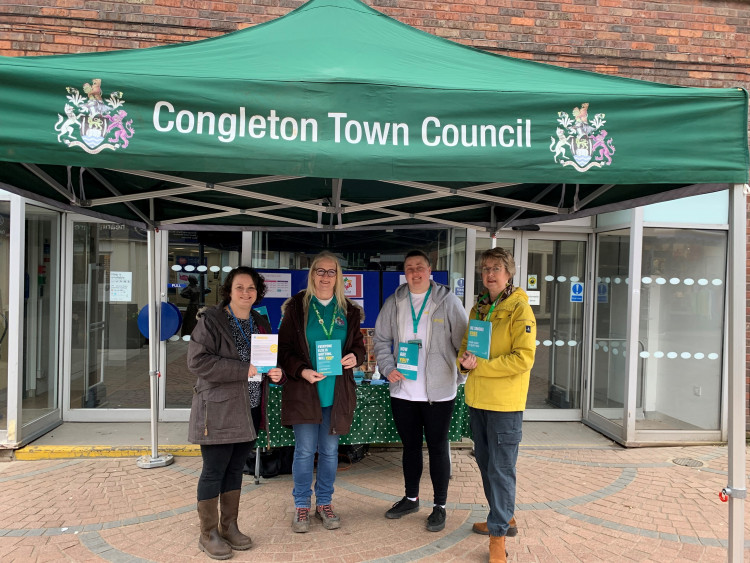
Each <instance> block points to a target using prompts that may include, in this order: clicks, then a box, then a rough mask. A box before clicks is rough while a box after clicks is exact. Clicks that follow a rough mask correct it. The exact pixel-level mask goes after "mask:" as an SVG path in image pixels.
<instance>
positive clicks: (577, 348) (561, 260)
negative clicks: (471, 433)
mask: <svg viewBox="0 0 750 563" xmlns="http://www.w3.org/2000/svg"><path fill="white" fill-rule="evenodd" d="M524 246H525V247H526V254H527V257H526V271H525V272H523V273H522V275H523V279H522V280H521V286H522V287H524V288H525V289H526V291H527V293H528V294H529V303H531V308H532V310H533V311H534V315H535V316H536V329H537V336H536V338H537V348H536V358H535V361H534V367H533V369H532V370H531V380H530V382H529V396H528V400H527V402H526V408H527V409H545V408H555V409H579V408H581V403H580V400H581V363H582V357H583V354H582V351H583V318H584V306H585V299H584V295H585V292H584V279H585V272H586V242H585V241H580V240H542V239H536V238H532V239H529V240H528V241H527V243H526V244H525V245H524Z"/></svg>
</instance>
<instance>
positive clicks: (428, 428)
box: [374, 250, 468, 532]
mask: <svg viewBox="0 0 750 563" xmlns="http://www.w3.org/2000/svg"><path fill="white" fill-rule="evenodd" d="M404 272H405V274H406V283H405V284H403V285H400V286H399V287H398V288H397V289H396V291H395V293H394V294H393V295H391V296H390V297H389V298H388V299H386V301H385V303H384V304H383V307H382V309H381V310H380V314H379V315H378V320H377V321H376V323H375V337H374V346H375V356H376V360H377V362H378V369H379V370H380V372H381V373H382V374H383V375H384V376H385V377H386V378H387V379H388V381H389V383H390V392H391V410H392V411H393V421H394V423H395V424H396V430H398V433H399V436H400V437H401V442H402V443H403V458H402V464H403V471H404V483H405V495H404V497H403V498H402V499H401V500H400V501H398V502H397V503H396V504H394V505H393V506H392V507H391V508H390V509H389V510H388V511H387V512H386V513H385V517H386V518H401V517H402V516H404V515H406V514H411V513H413V512H417V511H418V510H419V480H420V478H421V477H422V435H423V434H424V437H425V440H426V442H427V452H428V454H429V459H430V478H431V480H432V489H433V492H434V496H435V506H434V508H433V510H432V513H431V514H430V516H429V517H428V518H427V529H428V530H429V531H431V532H439V531H440V530H442V529H443V528H445V503H446V501H447V498H448V480H449V479H450V452H449V445H448V430H449V428H450V423H451V416H452V415H453V403H454V402H455V399H456V391H457V387H458V384H459V383H463V380H464V379H465V377H463V376H461V375H460V374H459V373H458V371H457V369H456V357H457V355H458V349H459V348H460V347H461V340H462V338H463V335H464V333H465V332H466V326H467V324H468V320H467V317H466V311H465V310H464V307H463V304H462V303H461V301H460V300H459V299H458V297H456V295H454V294H453V293H451V291H450V289H449V288H448V287H446V286H444V285H441V284H438V283H435V282H434V281H432V280H431V279H430V275H431V274H432V268H431V267H430V259H429V257H428V256H427V254H425V253H424V252H422V251H421V250H412V251H410V252H409V253H408V254H407V255H406V259H405V260H404Z"/></svg>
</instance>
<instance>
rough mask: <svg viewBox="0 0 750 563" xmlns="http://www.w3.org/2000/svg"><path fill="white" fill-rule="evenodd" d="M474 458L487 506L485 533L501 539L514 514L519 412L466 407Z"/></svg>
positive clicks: (519, 426) (521, 413)
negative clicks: (488, 506) (488, 508)
mask: <svg viewBox="0 0 750 563" xmlns="http://www.w3.org/2000/svg"><path fill="white" fill-rule="evenodd" d="M469 421H470V422H471V433H472V434H473V438H474V455H475V456H476V459H477V464H478V465H479V471H480V473H481V474H482V485H483V486H484V496H485V497H487V502H488V503H489V505H490V513H489V515H488V516H487V529H488V530H489V532H490V535H491V536H504V535H505V534H506V533H507V532H508V522H510V519H511V518H513V513H514V512H515V510H516V460H517V459H518V444H520V443H521V425H522V423H523V411H517V412H499V411H487V410H482V409H475V408H472V407H469Z"/></svg>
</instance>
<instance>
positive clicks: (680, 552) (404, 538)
mask: <svg viewBox="0 0 750 563" xmlns="http://www.w3.org/2000/svg"><path fill="white" fill-rule="evenodd" d="M573 424H574V423H554V424H553V425H551V426H534V423H527V424H525V425H524V428H525V430H526V429H527V428H529V429H530V431H528V432H526V433H525V438H524V443H523V444H522V449H521V455H520V457H519V460H518V496H517V512H516V516H517V520H518V525H519V530H520V531H519V535H518V536H517V537H515V538H509V539H508V551H509V554H510V555H509V560H510V561H517V562H540V563H541V562H544V563H546V562H556V561H561V562H578V561H581V562H601V561H603V562H621V561H628V562H629V561H650V562H659V563H668V562H673V561H717V562H718V561H726V558H727V550H726V543H727V542H726V539H727V515H728V512H727V505H726V504H723V503H721V502H720V501H719V498H718V493H719V491H721V489H722V487H724V486H725V485H726V484H727V449H726V448H725V447H718V446H700V447H679V448H640V449H629V450H626V449H623V448H620V447H619V446H616V445H614V444H612V443H611V442H609V441H608V440H606V439H605V438H603V437H601V436H599V435H596V436H595V438H593V439H592V438H591V437H590V436H589V435H588V434H587V435H586V436H584V435H583V434H582V435H581V436H583V438H582V437H578V436H575V435H571V434H570V433H568V434H566V437H567V440H562V439H560V438H559V437H558V436H555V435H554V433H555V432H556V431H558V430H556V429H561V428H565V427H566V426H565V425H568V428H571V429H572V428H582V425H578V424H576V425H575V426H573ZM545 428H547V429H555V430H551V431H545V430H544V429H545ZM576 431H580V430H576ZM586 431H588V429H586ZM59 434H62V431H61V432H60V433H59ZM587 436H588V437H587ZM584 438H585V439H584ZM75 451H79V450H75ZM453 454H454V455H453V462H454V465H453V479H452V481H451V487H450V491H449V495H448V496H449V498H448V500H449V505H448V522H447V525H446V528H445V530H444V531H442V532H439V533H431V532H427V531H426V530H425V529H424V524H425V519H426V517H427V515H428V514H429V511H430V510H429V503H428V502H426V501H429V500H431V499H430V492H431V487H430V485H429V478H427V477H426V474H425V478H424V479H423V486H422V498H423V501H425V502H423V508H422V510H421V511H420V512H419V513H417V514H413V515H410V516H407V517H404V518H403V519H401V520H386V519H385V518H384V517H383V513H384V512H385V511H386V510H387V509H388V508H389V507H390V505H391V503H393V502H395V501H396V500H398V498H400V497H401V495H402V494H403V493H402V490H403V489H402V478H401V467H400V452H399V451H398V450H395V449H394V450H381V451H374V452H373V453H371V455H369V456H368V457H366V458H365V459H364V460H363V461H361V462H359V463H357V464H354V465H347V464H345V463H342V464H341V466H340V469H339V474H338V477H337V481H336V494H335V496H334V506H335V508H336V510H337V512H339V513H340V515H341V518H342V527H341V529H339V530H334V531H327V530H324V529H323V527H322V526H321V525H320V523H319V522H318V521H315V520H314V521H313V524H312V526H311V530H310V532H309V533H308V534H294V533H293V532H292V531H291V530H290V522H291V517H292V501H291V486H292V485H291V478H290V476H288V475H284V476H279V477H275V478H273V479H268V480H261V483H260V484H259V485H255V484H254V482H253V479H252V478H251V477H247V478H246V480H245V483H244V487H243V495H242V502H241V506H240V528H241V529H242V530H243V531H245V532H246V533H248V534H249V535H251V536H252V537H253V540H254V542H255V547H253V549H251V550H250V551H247V552H235V556H234V559H233V560H236V561H251V560H252V561H332V562H333V561H335V562H342V563H343V562H355V561H393V562H404V561H417V560H423V561H452V560H456V561H477V562H479V561H482V562H484V561H486V560H487V544H488V540H487V538H486V537H484V536H479V535H476V534H473V533H472V532H471V530H470V528H471V523H472V522H475V521H478V520H483V519H484V518H485V516H486V506H485V504H484V502H485V501H484V495H483V492H482V485H481V480H480V477H479V473H478V471H477V469H476V465H475V463H474V459H473V457H471V455H470V450H469V449H466V448H464V449H455V450H454V452H453ZM674 460H689V461H688V463H691V464H695V465H697V464H698V463H700V464H701V466H700V467H691V466H686V465H679V464H676V463H674ZM425 466H426V462H425ZM200 467H201V461H200V458H197V457H187V456H176V457H175V463H174V464H173V465H171V466H168V467H164V468H158V469H139V468H138V467H137V466H136V463H135V459H133V458H112V457H105V458H96V459H92V458H86V457H78V458H75V459H47V460H37V461H11V462H7V463H0V499H2V500H1V501H0V503H1V505H0V506H2V509H1V510H0V560H1V561H3V562H6V561H23V562H27V561H39V562H41V561H115V562H119V561H122V562H125V561H158V562H177V561H208V558H207V557H206V556H205V555H204V554H202V553H201V552H200V551H199V550H198V548H197V536H198V518H197V515H196V512H195V488H196V482H197V479H198V475H199V472H200ZM425 469H426V467H425ZM746 507H747V505H746ZM748 521H750V511H746V523H747V522H748ZM745 535H746V537H748V538H750V528H748V527H747V526H746V531H745ZM746 553H747V554H748V557H746V560H750V543H748V542H746Z"/></svg>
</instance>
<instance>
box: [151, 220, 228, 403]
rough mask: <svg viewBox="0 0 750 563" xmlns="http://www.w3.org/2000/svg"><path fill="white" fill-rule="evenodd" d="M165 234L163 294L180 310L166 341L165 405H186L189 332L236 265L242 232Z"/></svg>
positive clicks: (190, 386)
mask: <svg viewBox="0 0 750 563" xmlns="http://www.w3.org/2000/svg"><path fill="white" fill-rule="evenodd" d="M168 236H169V243H168V244H169V250H168V258H167V264H168V285H167V287H168V289H167V296H168V300H169V302H170V303H172V304H174V305H176V306H177V308H178V309H179V310H180V312H181V313H182V326H181V328H180V332H179V333H178V334H176V335H174V336H172V337H171V338H170V339H168V340H167V343H166V351H167V358H166V362H167V369H166V374H167V377H166V381H165V406H166V408H168V409H172V408H190V402H191V401H192V396H193V385H195V376H194V375H192V374H191V373H190V372H189V371H188V368H187V347H188V343H189V342H190V333H192V331H193V329H194V328H195V324H196V322H197V320H196V313H197V312H198V310H199V309H200V308H201V307H205V306H212V305H217V304H218V303H220V302H221V291H220V287H221V284H222V283H224V279H225V278H226V275H227V272H229V271H230V270H231V269H232V268H235V267H237V266H239V265H240V254H241V250H242V233H240V232H231V233H226V232H221V233H212V232H202V231H169V232H168Z"/></svg>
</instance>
